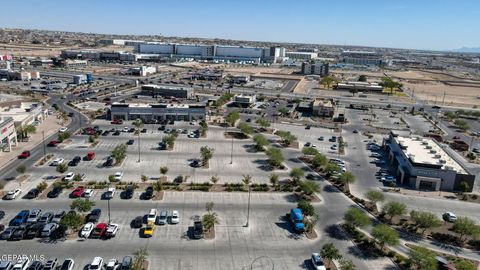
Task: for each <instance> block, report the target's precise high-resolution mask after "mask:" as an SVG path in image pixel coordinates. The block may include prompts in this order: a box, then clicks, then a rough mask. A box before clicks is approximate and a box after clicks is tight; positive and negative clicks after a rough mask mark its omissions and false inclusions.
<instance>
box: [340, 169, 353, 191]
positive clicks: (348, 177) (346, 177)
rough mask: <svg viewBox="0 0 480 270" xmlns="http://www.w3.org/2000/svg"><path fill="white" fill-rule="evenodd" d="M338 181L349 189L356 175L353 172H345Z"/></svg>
mask: <svg viewBox="0 0 480 270" xmlns="http://www.w3.org/2000/svg"><path fill="white" fill-rule="evenodd" d="M338 181H339V182H340V183H341V184H342V185H343V186H344V188H345V189H349V185H350V184H352V183H354V182H355V175H353V174H352V173H351V172H343V173H342V174H341V175H340V177H339V178H338Z"/></svg>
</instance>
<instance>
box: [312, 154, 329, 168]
mask: <svg viewBox="0 0 480 270" xmlns="http://www.w3.org/2000/svg"><path fill="white" fill-rule="evenodd" d="M327 164H328V159H327V157H326V156H325V155H323V154H320V153H317V154H315V156H314V157H313V159H312V165H313V167H315V168H316V169H319V168H320V167H323V166H325V165H327Z"/></svg>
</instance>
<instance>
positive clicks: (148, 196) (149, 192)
mask: <svg viewBox="0 0 480 270" xmlns="http://www.w3.org/2000/svg"><path fill="white" fill-rule="evenodd" d="M143 197H144V198H145V200H150V199H151V198H152V197H153V187H147V189H146V190H145V193H144V195H143Z"/></svg>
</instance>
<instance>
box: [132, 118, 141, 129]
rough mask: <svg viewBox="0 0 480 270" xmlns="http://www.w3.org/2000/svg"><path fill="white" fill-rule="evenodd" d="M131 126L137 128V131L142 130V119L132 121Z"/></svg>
mask: <svg viewBox="0 0 480 270" xmlns="http://www.w3.org/2000/svg"><path fill="white" fill-rule="evenodd" d="M132 125H134V126H135V127H136V128H137V131H140V129H141V128H143V121H142V119H140V118H137V119H136V120H135V121H133V123H132Z"/></svg>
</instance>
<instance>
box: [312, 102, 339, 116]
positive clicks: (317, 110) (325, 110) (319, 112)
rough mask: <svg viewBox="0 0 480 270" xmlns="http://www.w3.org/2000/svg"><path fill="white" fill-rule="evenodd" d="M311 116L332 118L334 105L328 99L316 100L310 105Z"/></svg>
mask: <svg viewBox="0 0 480 270" xmlns="http://www.w3.org/2000/svg"><path fill="white" fill-rule="evenodd" d="M312 114H313V116H317V117H325V118H332V117H333V116H334V115H335V103H334V102H333V100H330V99H328V100H327V99H319V98H316V99H315V100H314V101H313V104H312Z"/></svg>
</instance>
